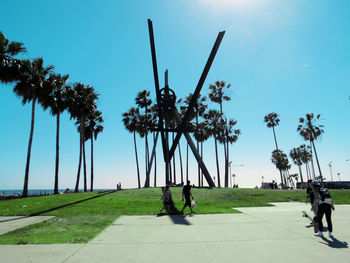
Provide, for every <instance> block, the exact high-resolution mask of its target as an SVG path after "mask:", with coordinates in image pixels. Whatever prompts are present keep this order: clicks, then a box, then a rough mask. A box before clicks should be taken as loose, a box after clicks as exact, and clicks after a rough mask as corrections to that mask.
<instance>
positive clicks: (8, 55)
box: [0, 31, 27, 83]
mask: <svg viewBox="0 0 350 263" xmlns="http://www.w3.org/2000/svg"><path fill="white" fill-rule="evenodd" d="M26 51H27V50H26V48H25V47H24V46H23V43H21V42H15V41H11V42H10V41H9V40H8V39H7V38H6V37H5V36H4V34H3V33H2V32H1V31H0V82H4V83H8V82H13V81H17V80H19V79H20V76H21V74H22V67H21V61H20V60H18V59H15V58H14V56H16V55H18V54H20V53H22V52H26Z"/></svg>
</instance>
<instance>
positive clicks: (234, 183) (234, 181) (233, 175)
mask: <svg viewBox="0 0 350 263" xmlns="http://www.w3.org/2000/svg"><path fill="white" fill-rule="evenodd" d="M232 177H233V185H236V180H235V178H236V175H235V174H232Z"/></svg>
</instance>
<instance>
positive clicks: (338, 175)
mask: <svg viewBox="0 0 350 263" xmlns="http://www.w3.org/2000/svg"><path fill="white" fill-rule="evenodd" d="M337 175H338V178H339V182H341V180H340V173H337Z"/></svg>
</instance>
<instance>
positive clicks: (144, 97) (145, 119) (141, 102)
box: [135, 90, 152, 187]
mask: <svg viewBox="0 0 350 263" xmlns="http://www.w3.org/2000/svg"><path fill="white" fill-rule="evenodd" d="M149 96H150V92H149V91H147V90H143V91H140V92H139V93H137V96H136V98H135V102H136V105H137V106H138V107H139V108H140V109H144V115H141V116H140V122H141V123H140V124H141V125H142V131H141V133H142V136H141V137H145V164H146V165H145V168H146V173H147V170H148V164H149V147H148V130H149V126H150V122H151V119H150V117H151V115H150V112H149V111H150V107H151V105H152V100H151V99H149ZM140 135H141V134H140ZM146 181H147V182H148V185H147V186H146V185H145V187H149V178H146Z"/></svg>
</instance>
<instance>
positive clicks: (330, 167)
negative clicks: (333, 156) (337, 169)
mask: <svg viewBox="0 0 350 263" xmlns="http://www.w3.org/2000/svg"><path fill="white" fill-rule="evenodd" d="M328 166H329V169H330V171H331V180H332V182H333V175H332V161H330V162H329V164H328Z"/></svg>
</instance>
